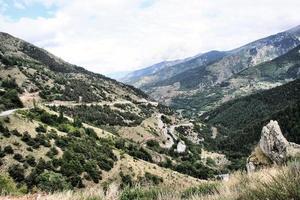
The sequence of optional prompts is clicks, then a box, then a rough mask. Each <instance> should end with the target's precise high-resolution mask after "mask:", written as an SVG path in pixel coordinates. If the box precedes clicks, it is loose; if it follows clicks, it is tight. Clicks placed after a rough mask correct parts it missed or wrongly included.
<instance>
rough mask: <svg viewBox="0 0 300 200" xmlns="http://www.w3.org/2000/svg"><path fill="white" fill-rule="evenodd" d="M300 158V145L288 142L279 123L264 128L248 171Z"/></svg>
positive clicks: (271, 123) (275, 122)
mask: <svg viewBox="0 0 300 200" xmlns="http://www.w3.org/2000/svg"><path fill="white" fill-rule="evenodd" d="M297 156H300V145H298V144H295V143H292V142H288V141H287V139H286V138H285V137H284V136H283V134H282V132H281V129H280V126H279V124H278V122H277V121H273V120H271V121H270V122H269V123H268V124H267V125H266V126H264V127H263V129H262V132H261V138H260V141H259V144H258V146H257V147H256V148H255V150H254V151H253V152H252V154H251V155H250V156H249V158H248V159H247V171H248V172H252V171H254V170H255V169H257V168H258V167H260V166H266V165H272V164H278V165H280V164H283V163H284V162H285V161H287V159H288V158H293V157H297Z"/></svg>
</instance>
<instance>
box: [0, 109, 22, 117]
mask: <svg viewBox="0 0 300 200" xmlns="http://www.w3.org/2000/svg"><path fill="white" fill-rule="evenodd" d="M17 110H18V109H11V110H6V111H3V112H1V113H0V117H6V116H8V115H11V114H13V113H14V112H15V111H17Z"/></svg>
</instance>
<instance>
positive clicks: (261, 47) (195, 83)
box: [123, 26, 300, 113]
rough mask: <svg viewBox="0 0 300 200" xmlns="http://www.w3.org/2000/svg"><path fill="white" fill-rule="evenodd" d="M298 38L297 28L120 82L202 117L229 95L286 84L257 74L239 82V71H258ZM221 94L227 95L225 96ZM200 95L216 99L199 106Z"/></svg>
mask: <svg viewBox="0 0 300 200" xmlns="http://www.w3.org/2000/svg"><path fill="white" fill-rule="evenodd" d="M299 35H300V26H297V27H295V28H292V29H290V30H287V31H285V32H281V33H278V34H275V35H272V36H269V37H266V38H263V39H259V40H257V41H254V42H252V43H249V44H246V45H244V46H242V47H239V48H237V49H233V50H231V51H226V52H220V51H212V52H208V53H204V54H201V55H199V56H196V57H194V58H192V59H188V60H187V61H182V62H180V63H173V64H172V62H168V65H167V66H163V65H159V66H160V68H155V70H153V71H152V69H153V66H151V67H148V68H145V69H141V70H139V71H138V72H133V73H131V74H129V75H127V76H126V77H125V78H124V79H123V81H124V82H125V83H128V84H131V85H133V86H136V87H138V88H141V89H142V90H144V91H145V92H146V93H148V94H149V95H150V96H151V97H153V98H154V99H156V100H158V101H160V102H164V103H166V104H167V105H171V106H174V107H175V108H178V109H181V108H184V109H189V110H191V109H196V110H197V113H201V112H202V111H206V110H207V109H209V108H210V107H215V106H216V105H219V104H220V102H219V101H221V102H224V101H227V100H228V99H231V98H232V95H234V96H240V95H245V94H249V93H251V92H253V91H257V90H260V89H267V88H271V87H274V86H276V85H278V84H282V83H284V82H287V81H288V76H286V79H283V78H282V77H281V78H279V77H276V76H277V75H275V74H274V75H273V79H272V81H271V80H266V79H262V77H260V78H259V77H258V75H257V74H256V75H255V74H252V76H251V79H250V78H249V77H250V76H248V79H247V80H246V79H245V77H241V79H240V76H241V75H242V74H243V73H242V71H244V70H246V69H248V68H249V71H251V70H250V69H252V67H254V66H255V69H257V68H260V67H261V66H259V64H261V63H264V62H267V61H271V60H273V59H275V58H277V57H279V56H281V55H283V54H286V53H288V52H289V51H290V50H292V49H293V48H296V47H297V46H298V45H299V44H300V41H299ZM295 51H296V50H295ZM286 57H288V56H286ZM282 59H284V58H282ZM287 59H288V58H287ZM286 62H289V61H288V60H287V61H286ZM291 62H293V61H291ZM154 66H156V65H154ZM256 66H257V67H256ZM289 67H290V66H289ZM289 67H287V68H289ZM279 68H280V67H279ZM280 69H281V70H282V72H281V73H288V72H287V70H288V69H286V68H284V69H283V68H280ZM298 69H299V67H298V65H295V66H294V67H293V70H295V73H296V75H295V76H297V74H299V73H298V72H297V70H298ZM253 70H254V69H253ZM291 70H292V69H291ZM149 71H150V73H149ZM244 73H246V72H244ZM276 73H279V72H278V71H277V72H276ZM278 76H279V75H278ZM295 76H294V77H293V78H295ZM277 78H278V79H277ZM258 79H259V80H258ZM251 81H252V83H250V82H251ZM247 82H248V83H247ZM253 83H255V84H253ZM253 85H255V87H253ZM221 87H222V88H221ZM223 87H225V88H223ZM219 89H220V90H222V94H218V90H219ZM224 90H225V91H229V90H230V91H229V92H228V94H227V92H224ZM207 91H209V92H207ZM203 95H205V96H207V95H212V96H216V99H215V98H214V97H209V98H212V99H213V100H211V101H208V102H206V103H205V105H202V106H198V105H197V102H200V101H201V100H202V96H203ZM218 96H219V97H218ZM220 96H222V97H220ZM202 104H203V103H202Z"/></svg>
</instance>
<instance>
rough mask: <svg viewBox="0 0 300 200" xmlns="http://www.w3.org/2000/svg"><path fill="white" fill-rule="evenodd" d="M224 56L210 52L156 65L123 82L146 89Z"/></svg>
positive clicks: (217, 52)
mask: <svg viewBox="0 0 300 200" xmlns="http://www.w3.org/2000/svg"><path fill="white" fill-rule="evenodd" d="M225 55H226V52H219V51H211V52H208V53H204V54H200V55H197V56H194V57H191V58H186V59H183V60H177V61H171V62H162V63H158V64H155V65H153V66H150V67H147V68H145V69H141V70H138V71H135V72H133V73H132V74H131V75H130V76H128V77H126V79H124V80H123V82H125V83H128V84H131V85H134V86H135V87H138V88H144V89H147V88H149V87H152V86H153V85H155V84H156V83H157V82H163V81H164V80H167V79H168V78H171V77H173V76H176V75H177V74H180V73H181V72H184V71H186V70H189V69H193V68H195V67H198V66H202V65H207V64H209V63H213V62H215V61H217V60H219V59H221V58H222V57H224V56H225Z"/></svg>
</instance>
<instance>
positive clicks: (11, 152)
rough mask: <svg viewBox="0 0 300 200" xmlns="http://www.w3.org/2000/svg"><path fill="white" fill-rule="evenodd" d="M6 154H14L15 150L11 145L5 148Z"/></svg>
mask: <svg viewBox="0 0 300 200" xmlns="http://www.w3.org/2000/svg"><path fill="white" fill-rule="evenodd" d="M4 153H6V154H13V153H14V150H13V148H12V147H11V146H10V145H8V146H6V147H4Z"/></svg>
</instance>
